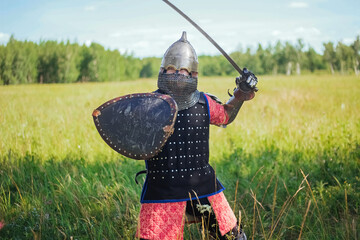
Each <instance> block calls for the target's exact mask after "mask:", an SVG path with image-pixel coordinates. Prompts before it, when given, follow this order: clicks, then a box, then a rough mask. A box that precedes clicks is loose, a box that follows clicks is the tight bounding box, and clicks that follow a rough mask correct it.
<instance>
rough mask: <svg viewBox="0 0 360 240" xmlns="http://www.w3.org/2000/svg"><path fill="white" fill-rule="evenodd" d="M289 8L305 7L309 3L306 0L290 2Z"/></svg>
mask: <svg viewBox="0 0 360 240" xmlns="http://www.w3.org/2000/svg"><path fill="white" fill-rule="evenodd" d="M289 7H291V8H307V7H309V5H308V4H307V3H306V2H291V3H290V4H289Z"/></svg>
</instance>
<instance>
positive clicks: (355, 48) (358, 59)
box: [351, 36, 360, 76]
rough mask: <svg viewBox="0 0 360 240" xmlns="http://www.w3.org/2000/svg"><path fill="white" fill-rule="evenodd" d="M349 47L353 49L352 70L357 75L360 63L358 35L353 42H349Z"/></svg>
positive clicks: (359, 39)
mask: <svg viewBox="0 0 360 240" xmlns="http://www.w3.org/2000/svg"><path fill="white" fill-rule="evenodd" d="M351 48H352V50H353V55H354V59H353V67H354V72H355V75H356V76H358V75H359V73H360V71H359V69H358V67H359V63H360V36H357V37H356V40H355V41H354V43H353V44H351Z"/></svg>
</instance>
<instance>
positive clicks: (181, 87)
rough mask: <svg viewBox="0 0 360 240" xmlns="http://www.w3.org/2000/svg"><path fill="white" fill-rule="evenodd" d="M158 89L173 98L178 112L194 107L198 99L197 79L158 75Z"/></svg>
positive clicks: (173, 74)
mask: <svg viewBox="0 0 360 240" xmlns="http://www.w3.org/2000/svg"><path fill="white" fill-rule="evenodd" d="M158 88H159V90H160V91H161V92H163V93H165V94H168V95H170V96H171V97H173V98H174V100H175V102H176V104H177V105H178V109H179V111H181V110H184V109H187V108H190V107H192V106H194V105H195V104H196V103H197V102H198V101H199V98H200V92H199V91H198V90H197V78H194V77H192V76H191V75H190V76H185V75H183V74H179V73H172V74H166V73H165V72H163V73H159V78H158Z"/></svg>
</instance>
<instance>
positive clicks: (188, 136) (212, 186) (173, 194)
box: [141, 93, 224, 203]
mask: <svg viewBox="0 0 360 240" xmlns="http://www.w3.org/2000/svg"><path fill="white" fill-rule="evenodd" d="M209 124H210V120H209V113H208V103H207V101H206V98H205V96H204V93H201V95H200V99H199V101H198V102H197V103H196V104H195V105H193V106H192V107H190V108H188V109H185V110H182V111H179V112H178V116H177V118H176V123H175V130H174V133H173V134H172V136H171V137H170V138H169V139H168V140H167V143H166V144H165V146H164V147H163V149H162V151H161V152H160V153H159V154H158V155H157V156H155V157H153V158H152V159H150V160H147V161H146V168H147V171H148V172H147V177H146V180H145V183H144V187H143V191H142V194H141V202H142V203H152V202H178V201H187V200H189V199H196V198H201V197H206V196H211V195H213V194H216V193H218V192H221V191H223V190H224V187H223V186H222V185H221V183H220V182H219V181H218V180H217V178H216V176H215V172H214V169H213V168H212V167H211V166H210V165H209Z"/></svg>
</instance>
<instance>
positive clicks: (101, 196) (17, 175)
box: [0, 75, 360, 239]
mask: <svg viewBox="0 0 360 240" xmlns="http://www.w3.org/2000/svg"><path fill="white" fill-rule="evenodd" d="M260 81H261V82H260V83H259V88H260V91H259V92H258V93H257V96H256V98H255V99H254V100H252V101H251V102H248V103H245V104H244V106H243V108H242V109H241V111H240V113H239V116H238V117H237V119H236V120H235V121H234V122H233V123H232V124H231V125H229V126H228V127H227V128H225V129H223V128H218V127H212V128H211V130H210V133H211V136H210V139H211V141H210V149H211V152H210V156H211V157H210V161H211V163H212V165H213V166H214V168H215V169H216V172H217V175H218V178H219V179H220V181H221V182H222V183H223V184H224V185H225V186H226V187H227V190H226V191H225V195H226V196H227V198H228V200H229V202H230V205H231V206H233V209H234V212H235V213H236V215H237V216H238V217H239V220H240V219H241V223H242V225H243V227H244V230H245V232H246V234H247V236H248V238H249V239H358V238H359V234H360V233H359V232H360V230H359V229H360V224H359V218H358V215H359V210H360V209H359V204H360V200H359V199H360V177H359V176H360V168H359V167H360V112H359V109H360V98H359V96H360V79H359V78H356V77H353V76H345V77H343V76H314V75H309V76H301V77H300V76H299V77H283V76H282V77H269V76H264V77H261V78H260ZM233 86H234V79H231V78H202V79H200V83H199V89H200V90H203V91H207V92H211V93H214V94H215V95H217V96H218V97H220V99H222V100H224V101H226V100H227V98H228V96H227V93H226V92H227V89H228V88H229V89H232V88H233ZM155 88H156V80H155V79H148V80H139V81H135V82H126V83H124V82H122V83H106V84H103V83H96V84H68V85H27V86H6V87H0V106H1V114H0V123H1V125H0V133H1V139H0V222H1V221H3V222H5V226H4V227H3V228H2V229H1V230H0V238H4V239H31V238H34V239H133V236H134V233H135V231H136V223H137V217H138V216H137V215H138V212H139V207H140V203H139V195H140V191H141V186H139V185H136V184H135V182H134V181H133V177H134V174H135V173H136V172H137V171H139V170H141V169H142V168H143V167H144V166H143V163H142V162H141V161H135V160H131V159H126V158H125V157H122V156H120V155H118V154H116V153H115V152H114V151H112V150H111V149H110V148H109V147H108V146H107V145H106V144H105V143H104V142H103V141H102V139H101V138H100V136H99V135H98V133H97V132H96V129H95V127H94V124H93V122H92V117H91V113H92V110H93V109H95V108H96V107H98V106H99V105H100V104H102V103H103V102H105V101H107V100H109V99H111V98H113V97H117V96H119V95H124V94H128V93H134V92H149V91H152V90H155ZM198 229H199V226H194V225H191V226H189V227H186V228H185V232H186V233H185V238H186V239H201V236H206V234H204V233H201V232H200V231H199V230H198Z"/></svg>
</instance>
